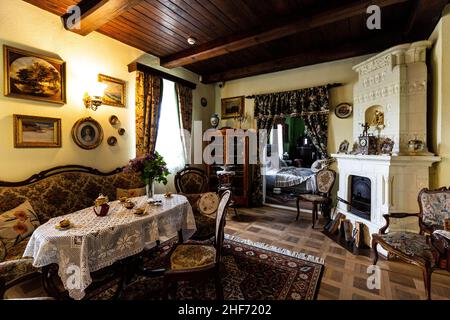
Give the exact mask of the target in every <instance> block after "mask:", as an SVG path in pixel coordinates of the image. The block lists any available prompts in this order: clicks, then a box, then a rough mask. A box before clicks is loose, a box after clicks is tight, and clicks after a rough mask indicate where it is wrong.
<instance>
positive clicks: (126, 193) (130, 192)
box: [116, 187, 146, 199]
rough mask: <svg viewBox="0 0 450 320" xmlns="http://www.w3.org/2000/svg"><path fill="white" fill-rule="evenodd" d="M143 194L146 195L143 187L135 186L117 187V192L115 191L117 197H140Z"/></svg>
mask: <svg viewBox="0 0 450 320" xmlns="http://www.w3.org/2000/svg"><path fill="white" fill-rule="evenodd" d="M145 195H146V190H145V187H142V188H135V189H122V188H117V192H116V198H117V199H120V198H122V197H127V198H134V197H140V196H145Z"/></svg>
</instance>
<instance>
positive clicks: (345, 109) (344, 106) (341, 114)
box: [334, 103, 353, 119]
mask: <svg viewBox="0 0 450 320" xmlns="http://www.w3.org/2000/svg"><path fill="white" fill-rule="evenodd" d="M352 112H353V107H352V105H351V104H350V103H341V104H339V105H338V106H337V107H336V108H335V109H334V114H335V115H336V117H338V118H340V119H346V118H348V117H350V116H351V114H352Z"/></svg>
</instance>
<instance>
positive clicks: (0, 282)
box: [0, 279, 6, 300]
mask: <svg viewBox="0 0 450 320" xmlns="http://www.w3.org/2000/svg"><path fill="white" fill-rule="evenodd" d="M5 291H6V282H5V280H4V279H0V300H3V299H4V296H5Z"/></svg>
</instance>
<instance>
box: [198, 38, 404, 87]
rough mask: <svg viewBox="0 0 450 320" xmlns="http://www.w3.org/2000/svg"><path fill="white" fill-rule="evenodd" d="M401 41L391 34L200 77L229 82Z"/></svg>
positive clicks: (348, 56)
mask: <svg viewBox="0 0 450 320" xmlns="http://www.w3.org/2000/svg"><path fill="white" fill-rule="evenodd" d="M401 41H402V35H401V34H400V33H398V34H393V33H391V34H387V35H383V36H379V37H374V38H370V39H366V40H364V41H357V42H352V43H349V44H344V45H340V46H339V47H333V49H332V50H328V49H327V48H320V49H315V50H308V51H307V52H303V53H300V54H298V55H294V56H290V57H283V58H280V59H276V60H271V61H267V62H263V63H258V64H254V65H251V66H247V67H243V68H237V69H232V70H227V71H224V72H220V73H215V74H210V75H204V76H202V82H203V83H207V84H208V83H215V82H220V81H229V80H234V79H240V78H245V77H250V76H255V75H260V74H264V73H270V72H276V71H282V70H288V69H293V68H299V67H304V66H308V65H312V64H318V63H324V62H329V61H334V60H340V59H346V58H351V57H356V56H361V55H365V54H370V53H375V52H379V51H382V50H384V49H387V48H389V47H390V46H393V45H396V44H399V43H401Z"/></svg>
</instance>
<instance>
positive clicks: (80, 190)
mask: <svg viewBox="0 0 450 320" xmlns="http://www.w3.org/2000/svg"><path fill="white" fill-rule="evenodd" d="M142 186H144V184H143V182H142V180H141V179H140V177H139V176H138V175H134V174H129V173H123V172H122V169H121V168H117V169H116V170H114V171H112V172H108V173H103V172H100V171H98V170H96V169H92V168H88V167H83V166H75V165H71V166H61V167H56V168H52V169H49V170H46V171H42V172H40V173H38V174H35V175H33V176H31V177H30V178H28V179H26V180H24V181H21V182H5V181H0V212H5V211H8V210H10V209H13V208H15V207H17V206H18V205H20V204H21V203H23V202H25V201H26V200H29V201H30V203H31V205H32V206H33V208H34V210H35V211H36V213H37V214H38V217H39V221H40V223H41V224H42V223H45V222H46V221H48V220H49V219H50V218H53V217H57V216H60V215H64V214H68V213H71V212H74V211H78V210H81V209H83V208H86V207H89V206H92V205H93V202H94V200H95V199H96V198H97V197H98V195H99V194H100V193H102V194H104V195H106V196H108V197H109V199H110V200H111V201H112V200H115V199H116V188H122V189H134V188H140V187H142Z"/></svg>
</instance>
